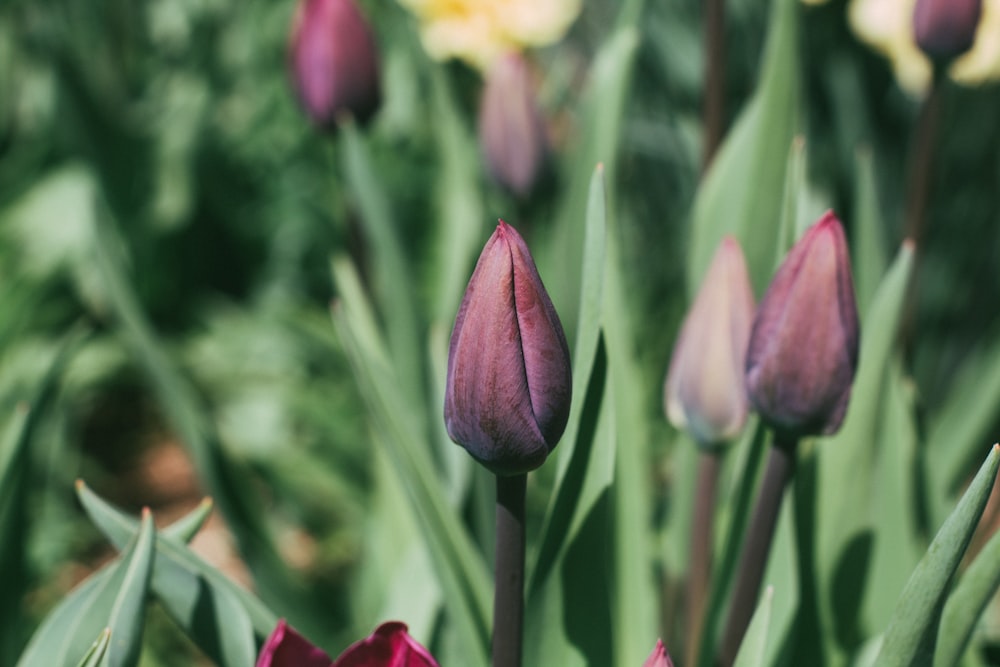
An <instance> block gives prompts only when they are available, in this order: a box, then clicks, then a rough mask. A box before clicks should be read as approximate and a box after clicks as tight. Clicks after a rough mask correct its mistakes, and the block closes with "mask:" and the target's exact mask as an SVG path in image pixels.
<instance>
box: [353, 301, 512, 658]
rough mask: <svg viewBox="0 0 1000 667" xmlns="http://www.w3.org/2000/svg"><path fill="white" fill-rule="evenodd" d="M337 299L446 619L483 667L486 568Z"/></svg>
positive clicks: (388, 377) (389, 379)
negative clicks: (436, 580)
mask: <svg viewBox="0 0 1000 667" xmlns="http://www.w3.org/2000/svg"><path fill="white" fill-rule="evenodd" d="M341 298H342V299H343V307H337V308H335V309H334V313H333V317H334V323H335V325H336V327H337V331H338V333H339V335H340V337H341V339H342V340H343V341H344V347H345V350H346V351H347V353H348V357H349V359H350V360H351V363H352V365H353V366H354V369H355V377H356V378H357V380H358V384H359V386H360V388H361V391H362V393H363V395H364V396H365V399H366V401H367V402H368V405H369V407H370V409H371V412H372V415H373V418H374V420H373V421H374V424H375V426H376V428H377V429H378V430H379V433H380V441H381V442H384V443H385V444H386V449H387V453H388V455H389V458H390V460H391V461H392V463H393V465H394V466H395V467H396V469H397V471H398V474H399V478H400V479H401V481H402V483H403V484H404V486H405V489H406V492H407V496H408V497H409V499H410V502H411V504H412V506H413V508H414V510H415V512H416V514H417V517H418V520H419V522H420V525H421V528H422V530H421V533H422V535H423V536H424V538H425V539H426V540H427V546H428V549H429V550H430V552H431V556H432V561H433V564H434V569H435V572H436V573H437V575H438V578H439V580H440V582H441V586H442V590H443V591H444V593H445V600H446V602H447V604H448V611H449V612H450V613H449V618H451V619H452V621H453V622H455V623H456V625H457V626H458V627H459V630H460V633H459V634H460V637H461V638H462V641H463V642H464V644H463V645H464V647H465V650H466V656H467V660H468V661H469V664H470V665H473V666H475V665H485V664H486V662H487V653H488V647H489V636H490V630H489V628H490V627H491V624H492V622H491V619H492V605H491V602H492V601H491V594H490V590H491V586H490V580H489V575H488V574H487V569H486V566H485V563H484V562H483V559H482V557H481V556H480V554H479V553H478V552H477V551H476V549H475V547H474V546H473V544H472V541H471V539H470V537H469V534H468V532H467V531H466V530H465V529H464V528H463V526H462V525H461V523H460V522H459V520H458V515H457V513H456V512H455V511H454V510H453V508H452V507H451V506H450V505H449V504H448V501H447V498H446V496H445V494H444V491H443V490H442V488H441V484H440V482H439V481H438V476H437V472H436V470H435V466H434V462H433V460H432V459H431V456H430V452H431V447H430V445H429V443H427V442H426V441H425V440H423V439H422V438H421V437H420V433H421V431H420V430H419V429H418V428H417V427H416V426H415V425H414V423H413V420H412V419H411V418H410V409H409V408H408V407H407V406H408V402H407V399H406V398H405V396H404V395H403V394H402V393H401V390H400V386H399V382H398V379H397V378H396V376H395V374H394V372H393V367H392V366H389V365H386V364H385V363H384V355H381V354H378V355H372V354H369V353H367V352H366V349H367V348H370V347H371V346H373V345H375V343H374V342H373V341H371V340H369V341H367V342H366V343H365V344H364V345H362V343H361V342H360V334H361V333H362V332H361V331H359V330H357V329H356V328H355V323H354V319H353V318H351V317H349V313H351V312H356V311H357V310H358V305H357V304H352V303H350V301H349V299H350V298H352V296H351V295H349V294H345V293H341ZM375 340H377V339H375ZM366 346H367V348H366Z"/></svg>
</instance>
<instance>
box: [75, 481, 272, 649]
mask: <svg viewBox="0 0 1000 667" xmlns="http://www.w3.org/2000/svg"><path fill="white" fill-rule="evenodd" d="M77 496H78V497H79V499H80V502H81V504H82V505H83V508H84V511H86V512H87V515H88V516H89V517H90V518H91V520H92V521H93V522H94V523H95V525H97V526H98V528H99V529H100V530H101V532H102V533H104V535H105V536H106V537H107V538H108V539H109V540H110V541H111V543H112V544H113V545H115V546H116V547H118V548H121V545H123V544H125V543H127V542H128V541H129V540H130V539H131V538H132V536H133V535H134V534H135V533H136V531H137V530H138V529H139V522H137V521H136V520H135V519H133V518H132V517H130V516H128V515H127V514H125V513H123V512H121V511H120V510H118V509H116V508H114V507H112V506H111V505H110V504H108V503H106V502H105V501H104V500H102V499H101V498H100V497H99V496H97V495H96V494H95V493H94V492H93V491H91V490H90V489H89V488H87V486H86V485H85V484H83V483H82V482H79V483H77ZM203 505H204V503H203ZM203 511H204V510H203V509H202V508H201V507H199V508H197V509H195V510H193V511H192V512H191V514H189V515H188V516H187V517H185V518H183V519H180V520H179V521H178V523H181V522H183V523H182V527H183V526H184V525H185V524H190V523H192V521H193V517H195V516H197V515H198V514H199V513H201V512H203ZM174 525H177V524H174ZM168 531H169V527H168V528H167V529H164V531H162V532H161V534H160V536H159V539H157V540H156V553H157V556H156V563H155V565H154V567H153V573H152V580H151V584H150V586H151V588H152V591H153V594H154V595H155V596H156V597H157V599H159V600H160V602H161V603H162V604H163V607H164V609H165V610H166V611H167V613H168V614H169V615H170V617H171V618H173V619H174V621H176V622H177V624H178V625H179V626H180V627H181V628H182V629H183V630H184V631H185V632H186V633H187V634H188V636H189V637H191V639H192V640H193V641H194V642H195V643H196V644H197V645H198V646H199V647H200V648H201V649H202V650H203V651H204V652H205V653H206V654H207V655H208V656H209V657H211V658H212V659H213V660H216V661H217V662H219V663H221V664H225V665H230V664H233V665H239V664H252V663H253V660H254V656H255V654H256V644H257V643H260V642H263V641H264V639H266V638H267V636H268V635H269V634H270V633H271V631H272V630H273V629H274V627H275V626H276V625H277V623H278V617H277V616H276V615H275V614H274V613H273V612H271V611H270V610H269V609H268V608H267V607H266V606H265V605H264V603H262V602H261V601H260V600H259V599H258V598H257V597H256V596H254V595H253V594H252V593H250V592H249V591H247V590H246V589H244V588H242V587H240V586H238V585H237V584H235V583H233V582H232V580H230V579H229V578H228V577H227V576H226V575H224V574H223V573H222V572H220V571H218V570H217V569H215V568H214V567H212V566H211V565H209V564H208V563H206V562H205V561H203V560H202V559H201V558H200V557H199V556H197V555H196V554H195V553H194V552H192V551H191V550H190V549H187V548H186V547H184V546H183V544H182V543H181V542H179V541H176V540H175V539H173V538H172V537H169V532H168ZM248 660H249V662H247V661H248Z"/></svg>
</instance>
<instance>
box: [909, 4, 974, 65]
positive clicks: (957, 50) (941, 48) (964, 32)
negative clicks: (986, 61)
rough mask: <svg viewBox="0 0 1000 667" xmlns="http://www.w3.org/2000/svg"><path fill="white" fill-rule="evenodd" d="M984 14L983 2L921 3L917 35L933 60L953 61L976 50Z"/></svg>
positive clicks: (916, 10)
mask: <svg viewBox="0 0 1000 667" xmlns="http://www.w3.org/2000/svg"><path fill="white" fill-rule="evenodd" d="M982 12H983V2H982V0H917V5H916V7H915V8H914V10H913V33H914V36H915V37H916V41H917V46H919V47H920V49H921V50H922V51H923V52H924V53H926V54H927V55H928V56H930V57H931V58H934V59H937V60H950V59H952V58H955V57H957V56H960V55H962V54H963V53H965V52H966V51H968V50H969V49H971V48H972V43H973V42H974V41H975V38H976V28H978V27H979V17H980V16H981V15H982Z"/></svg>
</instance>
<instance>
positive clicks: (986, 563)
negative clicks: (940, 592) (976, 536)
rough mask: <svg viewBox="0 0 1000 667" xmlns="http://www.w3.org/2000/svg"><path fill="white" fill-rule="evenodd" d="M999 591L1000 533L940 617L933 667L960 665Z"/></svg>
mask: <svg viewBox="0 0 1000 667" xmlns="http://www.w3.org/2000/svg"><path fill="white" fill-rule="evenodd" d="M997 588H1000V532H997V533H994V534H993V537H991V538H990V540H989V541H988V542H987V543H986V546H985V547H983V550H982V551H980V552H979V554H978V555H977V556H976V559H975V560H974V561H972V564H971V565H969V567H968V569H966V571H965V572H964V573H963V574H962V576H961V578H960V579H959V580H958V584H956V586H955V590H954V591H952V593H951V595H949V596H948V601H947V602H945V605H944V611H943V612H942V614H941V628H940V629H939V630H938V636H937V650H936V651H935V653H934V667H950V666H951V665H957V664H959V661H960V660H961V658H962V655H963V654H964V653H965V651H966V648H967V647H968V645H969V640H970V639H971V637H972V632H973V630H975V629H976V625H977V623H978V622H979V618H980V616H982V614H983V610H984V609H986V606H987V605H988V604H989V603H990V600H992V599H993V596H994V595H995V594H996V592H997Z"/></svg>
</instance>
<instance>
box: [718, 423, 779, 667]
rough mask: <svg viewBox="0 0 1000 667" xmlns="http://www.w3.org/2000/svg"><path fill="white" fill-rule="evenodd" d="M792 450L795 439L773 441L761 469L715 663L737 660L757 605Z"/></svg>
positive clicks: (725, 666)
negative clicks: (762, 470) (759, 483)
mask: <svg viewBox="0 0 1000 667" xmlns="http://www.w3.org/2000/svg"><path fill="white" fill-rule="evenodd" d="M795 450H796V441H795V440H794V439H793V440H788V441H781V440H775V443H774V445H773V446H772V447H771V452H770V453H769V454H768V459H767V470H766V471H765V472H764V481H763V483H762V484H761V489H760V495H759V496H758V497H757V505H756V506H755V507H754V513H753V519H751V522H750V529H749V531H748V532H747V536H746V540H745V541H744V543H743V555H742V557H741V558H740V567H739V572H738V574H737V579H736V586H735V587H734V589H733V597H732V600H731V601H730V603H729V616H728V617H727V618H726V625H725V630H724V631H723V635H722V645H721V647H720V648H719V657H718V660H717V662H716V664H717V665H719V666H720V667H730V665H732V664H733V662H734V661H735V660H736V653H737V652H738V651H739V648H740V643H742V641H743V635H744V634H746V631H747V627H748V626H749V625H750V619H751V618H752V617H753V612H754V609H755V608H756V606H757V594H758V593H759V592H760V582H761V579H762V578H763V576H764V566H765V565H767V556H768V553H769V552H770V550H771V542H772V540H773V539H774V529H775V526H777V524H778V513H779V512H780V510H781V500H782V498H783V497H784V494H785V487H786V486H787V485H788V482H789V481H790V480H791V479H792V474H793V473H794V470H795Z"/></svg>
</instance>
